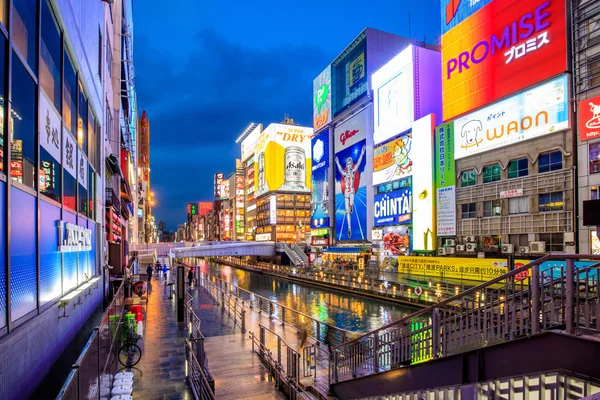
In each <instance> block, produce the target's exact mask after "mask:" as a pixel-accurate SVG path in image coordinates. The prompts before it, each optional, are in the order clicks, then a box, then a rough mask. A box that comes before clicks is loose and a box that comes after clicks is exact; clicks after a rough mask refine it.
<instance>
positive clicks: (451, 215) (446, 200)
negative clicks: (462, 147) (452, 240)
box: [435, 122, 456, 236]
mask: <svg viewBox="0 0 600 400" xmlns="http://www.w3.org/2000/svg"><path fill="white" fill-rule="evenodd" d="M435 167H436V170H435V186H436V194H437V198H436V200H437V201H436V209H437V235H438V236H454V235H456V170H455V166H454V123H452V122H450V123H447V124H444V125H441V126H439V127H438V128H437V130H436V135H435Z"/></svg>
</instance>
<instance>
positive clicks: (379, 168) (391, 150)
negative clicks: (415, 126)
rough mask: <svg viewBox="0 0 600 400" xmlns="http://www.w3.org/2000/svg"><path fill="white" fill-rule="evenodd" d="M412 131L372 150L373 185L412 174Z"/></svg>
mask: <svg viewBox="0 0 600 400" xmlns="http://www.w3.org/2000/svg"><path fill="white" fill-rule="evenodd" d="M411 147H412V133H407V134H406V135H403V136H402V137H399V138H397V139H393V140H391V141H389V142H387V143H384V144H382V145H381V146H379V147H376V148H375V150H374V151H373V185H379V184H382V183H386V182H391V181H395V180H398V179H402V178H405V177H407V176H411V175H412V165H413V162H412V152H411Z"/></svg>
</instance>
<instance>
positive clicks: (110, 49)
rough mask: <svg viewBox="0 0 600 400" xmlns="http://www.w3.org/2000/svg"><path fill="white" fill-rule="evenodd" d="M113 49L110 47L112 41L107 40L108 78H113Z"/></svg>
mask: <svg viewBox="0 0 600 400" xmlns="http://www.w3.org/2000/svg"><path fill="white" fill-rule="evenodd" d="M112 62H113V61H112V47H111V46H110V40H109V39H108V37H107V38H106V69H107V70H108V76H109V77H112Z"/></svg>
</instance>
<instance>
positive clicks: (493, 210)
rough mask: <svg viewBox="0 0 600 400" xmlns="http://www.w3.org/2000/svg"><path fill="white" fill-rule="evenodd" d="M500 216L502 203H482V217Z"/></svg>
mask: <svg viewBox="0 0 600 400" xmlns="http://www.w3.org/2000/svg"><path fill="white" fill-rule="evenodd" d="M501 215H502V201H501V200H489V201H484V202H483V216H484V217H499V216H501Z"/></svg>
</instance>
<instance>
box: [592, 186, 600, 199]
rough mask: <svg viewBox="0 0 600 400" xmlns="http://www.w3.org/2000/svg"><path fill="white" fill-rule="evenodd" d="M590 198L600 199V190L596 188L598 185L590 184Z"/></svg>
mask: <svg viewBox="0 0 600 400" xmlns="http://www.w3.org/2000/svg"><path fill="white" fill-rule="evenodd" d="M590 200H600V190H598V186H592V187H591V188H590Z"/></svg>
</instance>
